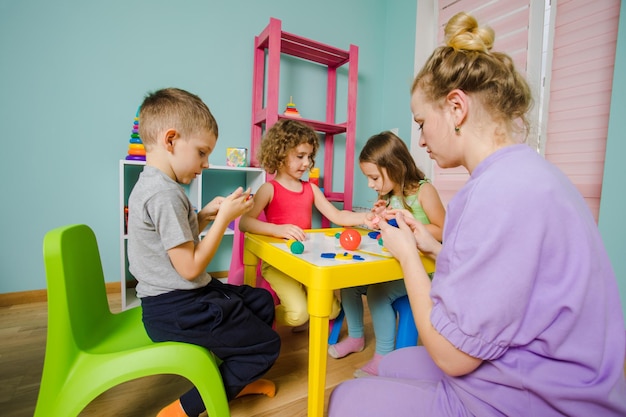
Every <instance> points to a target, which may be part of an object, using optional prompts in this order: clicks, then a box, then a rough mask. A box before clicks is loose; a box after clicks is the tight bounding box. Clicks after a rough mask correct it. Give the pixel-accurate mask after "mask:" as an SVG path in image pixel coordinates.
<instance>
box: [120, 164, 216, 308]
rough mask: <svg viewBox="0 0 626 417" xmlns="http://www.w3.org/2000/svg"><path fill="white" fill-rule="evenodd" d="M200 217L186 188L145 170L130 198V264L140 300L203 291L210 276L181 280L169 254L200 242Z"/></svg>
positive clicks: (156, 172) (203, 275) (163, 175)
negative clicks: (189, 243) (184, 246)
mask: <svg viewBox="0 0 626 417" xmlns="http://www.w3.org/2000/svg"><path fill="white" fill-rule="evenodd" d="M199 234H200V233H199V230H198V216H197V214H196V212H195V210H194V207H193V205H192V204H191V201H189V198H188V197H187V195H186V194H185V191H184V189H183V187H182V186H181V185H180V184H178V183H176V182H175V181H173V180H172V179H171V178H170V177H168V176H167V175H165V173H164V172H162V171H161V170H159V169H158V168H155V167H152V166H146V167H144V169H143V171H142V172H141V174H140V176H139V180H138V181H137V183H136V184H135V186H134V188H133V190H132V192H131V193H130V196H129V198H128V263H129V271H130V273H131V274H133V276H134V277H135V278H136V279H137V281H138V284H137V296H138V297H139V298H142V297H150V296H155V295H159V294H163V293H167V292H170V291H173V290H190V289H194V288H200V287H204V286H205V285H207V284H208V283H209V282H210V281H211V276H210V275H209V274H208V273H206V272H203V273H202V274H200V275H199V276H198V277H197V278H196V279H194V280H193V281H189V280H186V279H184V278H183V277H181V276H180V275H179V274H178V272H176V269H174V266H173V265H172V263H171V262H170V258H169V256H168V254H167V251H168V250H169V249H171V248H174V247H176V246H178V245H181V244H183V243H185V242H189V241H194V243H195V244H198V242H199V240H200V238H199Z"/></svg>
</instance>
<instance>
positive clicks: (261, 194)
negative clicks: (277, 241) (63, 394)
mask: <svg viewBox="0 0 626 417" xmlns="http://www.w3.org/2000/svg"><path fill="white" fill-rule="evenodd" d="M273 196H274V187H272V184H270V183H267V182H266V183H265V184H263V185H261V187H259V190H258V191H257V193H256V194H255V195H254V205H253V206H252V209H250V211H248V212H247V213H246V214H244V215H243V216H241V220H239V230H241V231H242V232H250V233H256V234H259V235H265V236H274V237H278V238H285V239H295V240H304V239H305V238H306V234H305V233H304V230H302V229H301V228H300V227H298V226H296V225H294V224H274V223H268V222H264V221H262V220H259V219H258V217H259V215H260V214H261V212H262V211H263V210H264V209H265V207H267V205H268V204H269V203H270V201H272V198H273Z"/></svg>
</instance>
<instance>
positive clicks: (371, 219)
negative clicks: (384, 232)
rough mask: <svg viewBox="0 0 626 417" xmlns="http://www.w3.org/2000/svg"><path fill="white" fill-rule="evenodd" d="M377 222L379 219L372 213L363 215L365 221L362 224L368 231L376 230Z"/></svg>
mask: <svg viewBox="0 0 626 417" xmlns="http://www.w3.org/2000/svg"><path fill="white" fill-rule="evenodd" d="M379 221H380V217H378V216H377V215H376V214H375V213H374V212H372V211H370V212H368V213H365V221H364V222H363V223H364V224H365V226H367V227H368V228H369V229H378V222H379Z"/></svg>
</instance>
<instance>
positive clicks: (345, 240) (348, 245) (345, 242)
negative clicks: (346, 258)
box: [339, 229, 361, 250]
mask: <svg viewBox="0 0 626 417" xmlns="http://www.w3.org/2000/svg"><path fill="white" fill-rule="evenodd" d="M339 243H340V244H341V247H342V248H344V249H345V250H357V249H358V248H359V245H360V244H361V234H360V233H359V232H357V231H356V230H354V229H346V230H344V231H343V232H341V235H339Z"/></svg>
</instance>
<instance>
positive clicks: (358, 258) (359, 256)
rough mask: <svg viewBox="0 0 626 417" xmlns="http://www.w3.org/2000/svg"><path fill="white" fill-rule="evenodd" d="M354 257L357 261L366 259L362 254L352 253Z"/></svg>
mask: <svg viewBox="0 0 626 417" xmlns="http://www.w3.org/2000/svg"><path fill="white" fill-rule="evenodd" d="M352 259H354V260H355V261H364V260H365V258H364V257H362V256H361V255H352Z"/></svg>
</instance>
